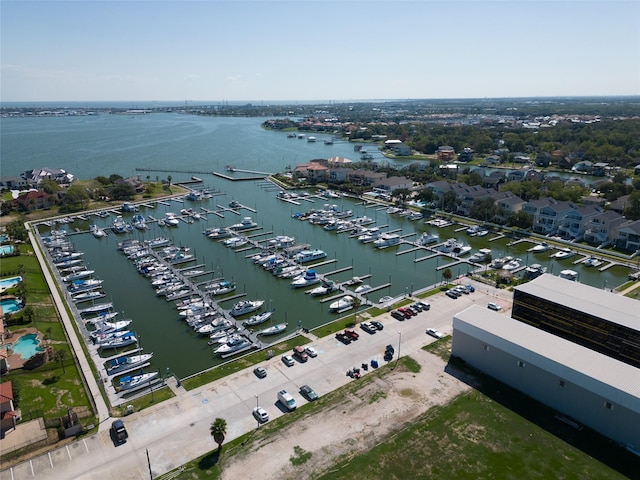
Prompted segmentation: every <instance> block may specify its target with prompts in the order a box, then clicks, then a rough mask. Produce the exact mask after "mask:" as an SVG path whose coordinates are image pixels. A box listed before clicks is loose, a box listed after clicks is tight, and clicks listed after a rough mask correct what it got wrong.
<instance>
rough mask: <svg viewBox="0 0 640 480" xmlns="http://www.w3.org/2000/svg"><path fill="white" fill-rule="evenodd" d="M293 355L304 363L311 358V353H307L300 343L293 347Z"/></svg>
mask: <svg viewBox="0 0 640 480" xmlns="http://www.w3.org/2000/svg"><path fill="white" fill-rule="evenodd" d="M293 356H294V357H295V358H297V359H298V360H300V361H301V362H303V363H304V362H306V361H307V360H309V355H307V352H306V351H305V349H304V347H301V346H300V345H298V346H296V347H293Z"/></svg>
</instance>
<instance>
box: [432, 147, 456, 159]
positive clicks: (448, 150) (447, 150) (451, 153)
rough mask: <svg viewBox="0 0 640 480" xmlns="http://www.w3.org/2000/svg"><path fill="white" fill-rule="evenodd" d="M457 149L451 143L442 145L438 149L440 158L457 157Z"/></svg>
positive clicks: (437, 152) (437, 154) (437, 153)
mask: <svg viewBox="0 0 640 480" xmlns="http://www.w3.org/2000/svg"><path fill="white" fill-rule="evenodd" d="M455 155H456V151H455V150H454V148H453V147H450V146H449V145H441V146H439V147H438V150H437V151H436V156H437V158H438V160H453V159H454V158H455Z"/></svg>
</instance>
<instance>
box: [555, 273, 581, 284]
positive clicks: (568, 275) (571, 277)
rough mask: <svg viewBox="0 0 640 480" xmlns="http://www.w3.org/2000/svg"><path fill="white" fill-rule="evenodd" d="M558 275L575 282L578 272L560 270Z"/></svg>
mask: <svg viewBox="0 0 640 480" xmlns="http://www.w3.org/2000/svg"><path fill="white" fill-rule="evenodd" d="M558 276H559V277H560V278H565V279H567V280H571V281H573V282H575V281H576V280H577V279H578V272H576V271H575V270H562V271H561V272H560V275H558Z"/></svg>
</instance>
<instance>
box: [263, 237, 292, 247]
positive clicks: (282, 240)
mask: <svg viewBox="0 0 640 480" xmlns="http://www.w3.org/2000/svg"><path fill="white" fill-rule="evenodd" d="M295 243H296V239H295V237H289V236H288V235H277V236H276V237H275V238H272V239H271V240H269V247H272V248H287V247H291V246H293V244H295Z"/></svg>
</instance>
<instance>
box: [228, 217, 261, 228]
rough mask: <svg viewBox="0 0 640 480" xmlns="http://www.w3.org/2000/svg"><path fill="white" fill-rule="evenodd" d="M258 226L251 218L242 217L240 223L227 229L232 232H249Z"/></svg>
mask: <svg viewBox="0 0 640 480" xmlns="http://www.w3.org/2000/svg"><path fill="white" fill-rule="evenodd" d="M257 226H258V224H257V223H256V222H254V221H253V219H252V218H251V217H244V218H243V219H242V221H241V222H240V223H236V224H234V225H231V226H230V227H229V228H230V229H231V230H234V231H238V230H249V229H250V228H256V227H257Z"/></svg>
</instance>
